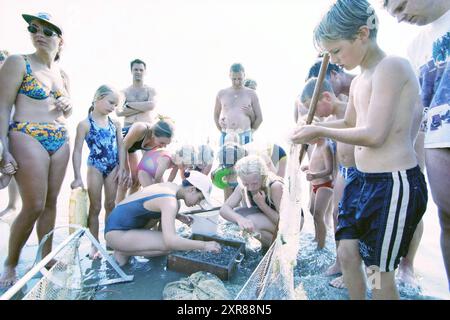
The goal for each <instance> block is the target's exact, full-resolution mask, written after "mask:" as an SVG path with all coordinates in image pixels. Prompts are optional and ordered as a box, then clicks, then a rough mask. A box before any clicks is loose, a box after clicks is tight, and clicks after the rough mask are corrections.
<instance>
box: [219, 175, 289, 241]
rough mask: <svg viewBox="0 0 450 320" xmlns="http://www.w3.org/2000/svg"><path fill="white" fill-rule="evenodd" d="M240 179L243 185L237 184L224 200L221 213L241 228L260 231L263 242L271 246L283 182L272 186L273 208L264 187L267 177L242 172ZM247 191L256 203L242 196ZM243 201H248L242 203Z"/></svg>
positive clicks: (275, 230)
mask: <svg viewBox="0 0 450 320" xmlns="http://www.w3.org/2000/svg"><path fill="white" fill-rule="evenodd" d="M239 179H240V181H241V185H242V186H238V187H236V189H235V190H234V191H233V193H232V194H231V196H230V197H229V198H228V199H227V200H226V201H225V203H224V204H223V206H222V208H221V209H220V215H221V216H222V217H223V218H224V219H226V220H228V221H231V222H234V223H236V224H237V225H238V226H239V228H240V229H241V230H246V231H248V232H251V233H252V232H256V233H259V234H260V235H261V239H260V240H261V243H262V245H263V246H266V247H268V246H270V244H271V243H272V241H273V238H274V235H275V234H276V232H277V229H276V226H277V223H278V219H279V210H280V203H281V197H282V193H283V191H282V189H283V186H282V184H281V182H274V183H273V184H272V185H271V187H270V188H271V197H272V201H273V203H274V205H275V208H276V210H274V209H273V208H271V207H270V206H269V205H267V203H266V193H265V191H263V187H264V185H263V183H264V178H263V176H262V175H261V174H258V173H252V174H248V175H242V176H240V177H239ZM243 187H244V188H243ZM245 191H249V192H250V193H251V194H252V198H253V201H254V202H255V203H256V207H251V208H250V207H248V206H249V204H247V203H246V202H247V201H246V199H244V197H243V193H244V192H245ZM242 201H243V202H245V203H246V204H245V205H244V206H243V207H240V205H241V202H242Z"/></svg>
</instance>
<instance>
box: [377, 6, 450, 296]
mask: <svg viewBox="0 0 450 320" xmlns="http://www.w3.org/2000/svg"><path fill="white" fill-rule="evenodd" d="M384 7H385V8H386V10H387V11H388V12H389V13H390V14H391V15H392V16H394V17H396V18H397V20H398V22H402V21H405V22H407V23H410V24H415V25H418V26H423V30H422V31H421V32H420V33H419V35H418V36H417V37H416V38H415V40H414V41H413V42H412V44H411V46H410V48H409V50H408V55H409V58H410V60H411V62H412V64H413V66H414V68H415V69H416V72H417V74H418V76H419V80H420V85H421V96H422V99H421V100H422V104H423V107H424V109H423V110H424V112H423V115H424V116H423V119H424V121H423V124H422V126H421V131H422V134H423V135H424V136H425V141H424V148H425V165H426V168H427V175H428V181H429V184H430V188H431V194H432V196H433V200H434V202H435V203H436V206H437V207H438V213H439V220H440V223H441V249H442V255H443V256H444V264H445V269H446V271H447V280H448V282H449V289H450V197H449V196H448V194H449V191H448V190H450V179H448V172H449V168H450V1H448V0H402V1H400V0H385V1H384Z"/></svg>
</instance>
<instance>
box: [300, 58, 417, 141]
mask: <svg viewBox="0 0 450 320" xmlns="http://www.w3.org/2000/svg"><path fill="white" fill-rule="evenodd" d="M406 64H407V62H406V60H404V59H401V58H386V59H385V60H384V61H382V62H381V63H380V65H379V66H378V68H377V69H378V70H376V72H375V73H374V75H373V78H372V94H371V97H370V102H369V107H368V114H367V122H366V124H365V125H363V126H360V127H355V128H347V129H333V128H326V127H323V126H316V125H312V126H304V127H302V128H299V129H298V130H297V132H296V133H295V134H294V136H293V140H294V141H295V142H296V143H307V142H308V141H311V140H313V139H315V138H317V137H327V138H330V139H333V140H337V141H340V142H343V143H347V144H352V145H357V146H364V147H370V148H377V147H380V146H382V145H383V143H384V142H385V141H386V138H387V137H388V135H389V132H390V131H391V129H392V126H393V121H394V116H393V113H394V110H395V109H396V108H397V106H398V104H399V103H398V102H399V99H400V98H399V97H400V95H401V91H402V89H403V87H404V85H405V84H406V82H407V81H410V80H411V79H410V77H409V74H412V73H410V71H409V70H407V66H405V65H406ZM408 66H409V64H408ZM409 68H410V67H409ZM414 81H415V80H414ZM352 101H353V94H352V93H350V100H349V105H348V107H350V108H352V109H354V106H353V102H352ZM346 120H347V112H346Z"/></svg>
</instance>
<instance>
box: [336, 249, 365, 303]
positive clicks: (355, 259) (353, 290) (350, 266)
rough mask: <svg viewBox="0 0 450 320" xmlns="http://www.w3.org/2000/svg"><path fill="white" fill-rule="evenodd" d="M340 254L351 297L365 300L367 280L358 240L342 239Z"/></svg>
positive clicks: (343, 273)
mask: <svg viewBox="0 0 450 320" xmlns="http://www.w3.org/2000/svg"><path fill="white" fill-rule="evenodd" d="M338 255H339V259H340V261H341V268H342V275H343V277H344V282H345V285H346V286H347V288H348V293H349V295H350V299H352V300H363V299H365V298H366V280H365V275H364V269H363V266H362V260H361V256H360V254H359V241H358V240H341V241H340V242H339V248H338Z"/></svg>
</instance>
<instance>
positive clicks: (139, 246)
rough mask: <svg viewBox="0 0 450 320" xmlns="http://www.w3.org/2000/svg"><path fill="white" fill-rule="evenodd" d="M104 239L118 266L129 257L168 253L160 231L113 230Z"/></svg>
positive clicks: (168, 249) (124, 262)
mask: <svg viewBox="0 0 450 320" xmlns="http://www.w3.org/2000/svg"><path fill="white" fill-rule="evenodd" d="M105 239H106V243H107V245H108V246H109V247H111V248H113V249H114V257H115V258H116V260H117V262H118V263H119V265H124V264H126V263H127V261H128V258H129V257H130V256H134V255H139V256H155V255H162V254H167V253H168V252H169V251H170V248H169V247H168V246H167V245H166V243H165V242H164V239H163V235H162V232H160V231H153V230H143V229H139V230H128V231H118V230H114V231H110V232H108V233H107V234H106V235H105Z"/></svg>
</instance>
